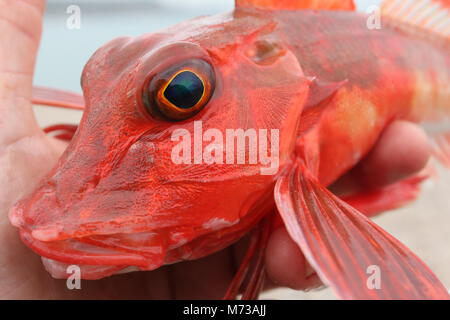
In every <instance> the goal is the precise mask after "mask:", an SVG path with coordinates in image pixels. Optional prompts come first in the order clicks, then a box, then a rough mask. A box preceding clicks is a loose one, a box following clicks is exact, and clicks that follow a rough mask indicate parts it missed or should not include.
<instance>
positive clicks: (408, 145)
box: [331, 121, 431, 194]
mask: <svg viewBox="0 0 450 320" xmlns="http://www.w3.org/2000/svg"><path fill="white" fill-rule="evenodd" d="M430 154H431V153H430V148H429V144H428V138H427V135H426V133H425V131H424V130H423V129H421V128H420V127H419V126H417V125H415V124H413V123H410V122H407V121H395V122H393V123H392V124H391V125H389V126H388V127H387V128H386V129H385V130H384V132H383V134H382V135H381V137H380V138H379V140H378V142H377V143H376V145H375V146H374V148H373V149H372V150H371V151H370V152H369V154H368V155H367V156H366V157H365V158H364V159H363V160H362V161H361V162H360V163H359V164H358V165H357V166H356V167H355V168H354V169H352V170H351V171H350V172H349V173H348V174H346V175H345V176H344V177H342V178H341V179H340V180H339V181H337V182H336V183H335V184H334V185H333V186H332V187H331V189H332V190H333V192H335V193H338V194H343V193H351V192H355V191H359V190H361V189H374V188H379V187H383V186H385V185H389V184H392V183H395V182H397V181H400V180H403V179H405V178H407V177H409V176H411V175H413V174H415V173H417V172H419V171H420V170H422V169H423V168H424V167H425V166H426V164H427V162H428V160H429V158H430Z"/></svg>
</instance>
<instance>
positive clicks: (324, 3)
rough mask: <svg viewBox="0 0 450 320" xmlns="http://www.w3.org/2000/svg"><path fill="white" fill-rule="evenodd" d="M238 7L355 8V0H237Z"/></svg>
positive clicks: (291, 8) (349, 9)
mask: <svg viewBox="0 0 450 320" xmlns="http://www.w3.org/2000/svg"><path fill="white" fill-rule="evenodd" d="M236 7H254V8H260V9H273V10H276V9H287V10H298V9H313V10H348V11H352V10H355V4H354V3H353V0H236Z"/></svg>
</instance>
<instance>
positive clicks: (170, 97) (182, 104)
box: [143, 59, 215, 121]
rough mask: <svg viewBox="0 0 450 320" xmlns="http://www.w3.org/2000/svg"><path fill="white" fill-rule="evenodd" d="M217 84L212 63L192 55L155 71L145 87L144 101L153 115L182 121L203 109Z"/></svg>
mask: <svg viewBox="0 0 450 320" xmlns="http://www.w3.org/2000/svg"><path fill="white" fill-rule="evenodd" d="M214 87H215V76H214V72H213V70H212V67H211V65H210V64H209V63H207V62H206V61H204V60H200V59H192V60H189V61H186V62H184V63H183V64H181V65H177V66H173V67H171V68H169V69H167V70H165V71H163V72H160V73H159V74H157V75H155V76H154V77H153V78H152V79H151V80H150V81H149V84H148V87H147V89H145V88H144V92H143V101H144V105H145V106H146V109H147V111H148V112H149V113H150V115H152V116H154V117H163V118H165V119H168V120H172V121H180V120H185V119H188V118H190V117H192V116H194V115H195V114H197V113H198V112H200V111H201V110H202V109H203V108H204V107H205V106H206V104H207V103H208V102H209V100H210V98H211V96H212V93H213V91H214Z"/></svg>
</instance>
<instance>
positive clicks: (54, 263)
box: [9, 206, 166, 280]
mask: <svg viewBox="0 0 450 320" xmlns="http://www.w3.org/2000/svg"><path fill="white" fill-rule="evenodd" d="M21 213H22V212H21V209H20V207H18V206H16V207H13V208H12V209H11V210H10V212H9V219H10V221H11V223H12V224H13V225H14V226H15V227H18V228H19V231H20V237H21V239H22V241H23V242H24V243H25V244H26V245H27V246H28V247H29V248H30V249H32V250H33V251H34V252H36V253H37V254H39V255H40V256H41V257H42V262H43V264H44V266H45V268H46V270H47V271H48V272H49V273H50V274H51V276H52V277H53V278H56V279H63V278H68V277H69V276H70V275H71V274H72V273H71V272H70V270H69V269H68V268H69V267H70V266H76V267H78V268H79V270H80V277H81V279H85V280H95V279H101V278H104V277H107V276H111V275H114V274H117V273H125V272H130V271H137V270H141V271H149V270H154V269H157V268H159V267H160V266H162V265H163V264H164V260H165V255H166V246H165V244H164V240H163V237H162V235H161V234H159V233H158V232H157V231H151V232H143V233H137V234H109V235H90V236H84V237H80V238H70V239H62V240H51V241H43V240H42V235H41V234H38V235H39V237H36V234H35V232H34V231H32V230H31V229H30V228H29V227H27V225H26V224H25V223H24V221H23V220H22V214H21ZM48 232H50V233H51V231H50V230H49V231H48ZM44 238H45V237H44ZM137 248H138V249H137Z"/></svg>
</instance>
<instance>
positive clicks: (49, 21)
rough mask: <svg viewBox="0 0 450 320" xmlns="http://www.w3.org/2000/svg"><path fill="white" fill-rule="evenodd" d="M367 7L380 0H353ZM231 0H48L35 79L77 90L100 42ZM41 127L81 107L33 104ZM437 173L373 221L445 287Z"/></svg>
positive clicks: (218, 9) (448, 261) (444, 192)
mask: <svg viewBox="0 0 450 320" xmlns="http://www.w3.org/2000/svg"><path fill="white" fill-rule="evenodd" d="M355 2H356V3H357V5H358V9H359V10H360V11H366V10H367V8H369V7H371V6H373V5H379V4H380V2H381V1H380V0H356V1H355ZM70 5H76V6H78V7H79V8H80V10H81V24H80V28H79V29H69V28H68V27H67V24H66V22H67V19H68V17H69V16H70V13H67V9H68V8H69V6H70ZM233 7H234V0H189V1H179V0H48V1H47V9H46V13H45V18H44V32H43V37H42V42H41V48H40V51H39V56H38V61H37V67H36V73H35V79H34V83H35V85H39V86H48V87H54V88H59V89H66V90H71V91H75V92H81V87H80V77H81V72H82V70H83V66H84V64H85V63H86V61H87V60H88V59H89V57H90V56H91V55H92V54H93V53H94V51H95V50H97V49H98V48H99V47H100V46H101V45H103V44H104V43H106V42H107V41H109V40H111V39H113V38H115V37H118V36H124V35H128V36H136V35H140V34H143V33H148V32H152V31H155V30H158V29H161V28H164V27H167V26H171V25H174V24H176V23H179V22H182V21H184V20H187V19H190V18H194V17H197V16H199V15H210V14H216V13H223V12H226V11H230V10H232V9H233ZM36 115H37V118H38V121H39V123H40V124H41V126H47V125H49V124H54V123H78V122H79V120H80V118H81V112H79V111H73V110H61V109H54V108H47V107H36ZM438 171H439V177H438V178H437V179H435V180H432V181H429V182H427V183H425V185H424V187H423V189H424V192H423V195H422V196H421V197H420V199H419V200H418V201H416V202H414V203H413V204H412V205H410V206H408V207H405V208H402V209H400V210H396V211H395V212H393V213H388V214H384V215H382V216H381V217H378V218H376V219H375V220H376V222H377V223H379V224H380V225H381V226H382V227H383V228H385V229H386V230H387V231H389V232H390V233H391V234H393V235H394V236H395V237H397V238H398V239H399V240H400V241H402V242H403V243H405V244H406V245H407V246H408V247H410V248H411V249H412V250H413V251H414V252H415V253H416V254H417V255H418V256H420V257H421V258H422V259H423V260H424V261H425V262H426V263H427V264H428V265H429V266H430V267H431V269H432V270H433V271H434V272H435V273H436V274H437V276H438V277H439V278H440V279H441V280H442V281H443V282H444V283H445V285H446V286H447V288H449V287H450V250H449V248H448V246H449V245H450V199H449V196H448V195H449V193H450V174H449V173H448V171H447V172H446V171H445V170H444V169H442V168H441V167H438ZM262 298H266V299H334V295H333V294H332V293H331V291H330V290H328V289H324V290H320V291H312V292H307V293H304V292H296V291H293V290H289V289H277V290H272V291H270V292H267V293H265V294H264V295H263V296H262Z"/></svg>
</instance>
